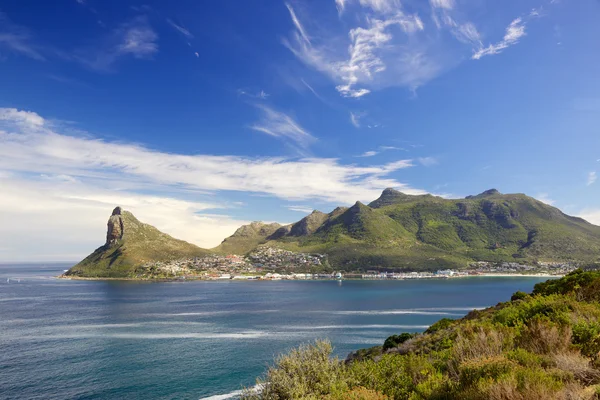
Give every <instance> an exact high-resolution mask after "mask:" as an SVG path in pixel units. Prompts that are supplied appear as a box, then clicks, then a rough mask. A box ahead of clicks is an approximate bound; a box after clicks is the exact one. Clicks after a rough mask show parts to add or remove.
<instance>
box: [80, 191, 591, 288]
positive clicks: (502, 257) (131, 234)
mask: <svg viewBox="0 0 600 400" xmlns="http://www.w3.org/2000/svg"><path fill="white" fill-rule="evenodd" d="M108 228H109V229H108V237H107V241H106V243H105V245H104V246H102V247H100V248H98V249H97V250H96V251H95V252H94V253H92V254H91V255H90V256H88V257H87V258H86V259H84V260H83V261H82V262H80V263H79V264H77V265H76V266H74V267H73V268H72V269H71V270H70V271H69V274H72V275H80V276H98V277H100V276H126V275H127V274H128V273H129V272H131V270H132V268H134V267H135V266H137V265H139V264H142V263H145V262H151V261H164V260H169V259H177V258H185V257H194V256H203V255H206V254H209V253H221V254H223V253H227V254H232V253H233V254H245V253H247V252H249V251H251V250H253V249H255V248H256V247H257V246H259V245H268V246H272V247H281V248H285V249H288V250H292V251H298V252H318V253H326V254H327V255H328V256H329V263H330V264H331V265H332V266H333V267H334V268H337V269H345V270H355V269H377V268H379V269H403V270H422V269H438V268H446V267H450V268H464V267H466V266H467V265H468V263H469V262H472V261H519V262H533V261H580V262H591V261H598V260H600V227H598V226H595V225H592V224H590V223H589V222H587V221H585V220H583V219H581V218H577V217H572V216H568V215H566V214H564V213H563V212H561V211H560V210H559V209H557V208H555V207H552V206H549V205H547V204H545V203H542V202H540V201H538V200H536V199H534V198H531V197H528V196H526V195H524V194H501V193H500V192H498V191H497V190H495V189H491V190H487V191H485V192H483V193H481V194H479V195H476V196H468V197H466V198H464V199H444V198H441V197H436V196H432V195H419V196H413V195H408V194H405V193H402V192H399V191H397V190H394V189H385V190H384V191H383V193H382V194H381V196H380V197H379V198H378V199H377V200H375V201H373V202H371V203H370V204H368V205H365V204H363V203H361V202H356V204H354V205H353V206H352V207H349V208H348V207H338V208H336V209H335V210H333V211H332V212H330V213H328V214H326V213H323V212H320V211H313V212H312V213H311V214H309V215H307V216H306V217H304V218H302V219H301V220H300V221H298V222H295V223H293V224H290V225H283V226H282V225H280V224H277V223H271V224H265V223H261V222H253V223H251V224H249V225H244V226H242V227H240V228H239V229H238V230H237V231H236V232H235V233H234V234H233V235H232V236H230V237H228V238H227V239H225V240H224V241H223V242H222V243H221V244H220V245H219V246H217V247H216V248H214V249H211V250H206V249H201V248H199V247H197V246H194V245H192V244H189V243H186V242H184V241H181V240H177V239H174V238H172V237H170V236H169V235H166V234H164V233H162V232H160V231H158V230H157V229H156V228H154V227H152V226H150V225H146V224H143V223H141V222H139V221H138V220H137V219H136V218H135V217H134V216H133V215H132V214H131V213H129V212H127V211H122V210H121V209H120V208H119V207H117V208H116V209H115V211H114V212H113V215H112V216H111V219H110V220H109V224H108Z"/></svg>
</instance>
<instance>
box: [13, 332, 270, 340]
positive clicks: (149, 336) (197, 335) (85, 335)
mask: <svg viewBox="0 0 600 400" xmlns="http://www.w3.org/2000/svg"><path fill="white" fill-rule="evenodd" d="M266 336H270V334H269V333H267V332H262V331H248V332H235V333H213V332H206V333H203V332H182V333H136V332H122V333H121V332H109V333H104V332H102V333H96V332H93V331H90V332H77V333H75V332H74V333H60V334H50V335H31V336H28V335H22V334H21V335H19V336H18V337H17V336H15V337H14V338H11V339H20V340H44V339H96V338H102V339H139V340H162V339H241V340H248V339H259V338H262V337H266Z"/></svg>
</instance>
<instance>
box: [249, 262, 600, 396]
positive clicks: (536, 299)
mask: <svg viewBox="0 0 600 400" xmlns="http://www.w3.org/2000/svg"><path fill="white" fill-rule="evenodd" d="M598 288H600V272H598V271H590V272H584V271H581V270H578V271H575V272H573V273H571V274H569V275H567V276H565V277H564V278H562V279H558V280H550V281H547V282H544V283H539V284H537V285H536V286H535V289H534V291H533V293H532V294H526V293H523V292H517V293H515V294H514V295H513V296H512V298H511V300H510V301H507V302H505V303H499V304H497V305H496V306H494V307H491V308H488V309H485V310H474V311H472V312H470V313H469V314H467V315H466V316H465V317H464V318H461V319H459V320H451V319H447V318H445V319H442V320H440V321H438V322H436V323H434V324H433V325H431V326H430V327H429V328H428V329H427V330H426V331H425V332H423V333H418V334H415V333H401V334H399V335H394V336H391V337H389V338H388V339H387V340H386V341H385V342H384V343H383V345H382V346H377V347H373V348H370V349H363V350H359V351H356V352H354V353H352V354H351V355H350V356H349V357H348V358H347V359H346V361H345V362H343V361H340V360H338V359H335V358H330V355H331V352H332V348H331V345H330V344H329V343H328V342H322V341H317V342H316V343H315V344H314V345H305V346H302V347H300V348H299V349H296V350H292V352H291V353H289V354H288V355H284V356H280V357H278V358H277V359H276V362H275V365H274V366H273V367H271V368H269V370H268V371H267V373H266V374H265V376H264V378H262V379H259V380H258V381H257V383H258V384H260V385H261V387H262V388H264V389H263V390H262V391H260V392H257V391H252V390H249V391H246V392H245V393H244V394H243V395H242V399H243V400H275V399H306V400H308V399H325V400H345V399H357V400H417V399H420V400H489V399H496V400H513V399H514V400H540V399H544V400H566V399H579V400H594V399H598V398H600V305H599V304H600V303H599V300H600V291H599V290H598Z"/></svg>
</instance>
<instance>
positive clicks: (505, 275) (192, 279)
mask: <svg viewBox="0 0 600 400" xmlns="http://www.w3.org/2000/svg"><path fill="white" fill-rule="evenodd" d="M564 276H565V275H564V274H559V275H553V274H547V273H546V274H544V273H540V274H509V273H480V274H473V275H458V276H428V277H414V278H400V279H398V278H396V279H390V278H342V279H337V278H331V279H325V278H316V279H206V278H203V277H190V276H186V277H174V278H128V277H122V278H113V277H83V276H65V275H59V276H56V277H55V278H56V279H65V280H73V281H130V282H195V281H204V282H255V281H258V282H269V281H274V282H282V281H294V282H297V281H411V280H431V279H434V280H447V279H461V278H557V279H558V278H562V277H564Z"/></svg>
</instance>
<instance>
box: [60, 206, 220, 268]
mask: <svg viewBox="0 0 600 400" xmlns="http://www.w3.org/2000/svg"><path fill="white" fill-rule="evenodd" d="M120 217H121V219H122V221H123V235H122V237H121V238H120V239H119V240H117V241H116V242H115V243H107V244H105V245H104V246H101V247H99V248H97V249H96V250H95V251H94V252H93V253H92V254H90V255H89V256H88V257H86V258H85V259H84V260H83V261H81V262H80V263H79V264H77V265H75V266H74V267H72V268H71V269H70V270H69V271H68V272H67V273H66V275H67V276H84V277H92V278H127V277H132V274H133V273H134V271H135V267H137V266H139V265H141V264H144V263H145V262H148V261H168V260H174V259H180V258H190V257H196V256H202V255H206V254H207V253H208V251H207V250H204V249H201V248H200V247H197V246H194V245H193V244H190V243H187V242H184V241H183V240H178V239H174V238H172V237H171V236H169V235H167V234H165V233H162V232H161V231H159V230H158V229H156V228H155V227H153V226H151V225H148V224H144V223H142V222H140V221H138V219H137V218H135V217H134V216H133V214H131V213H130V212H128V211H123V213H122V215H120Z"/></svg>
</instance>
